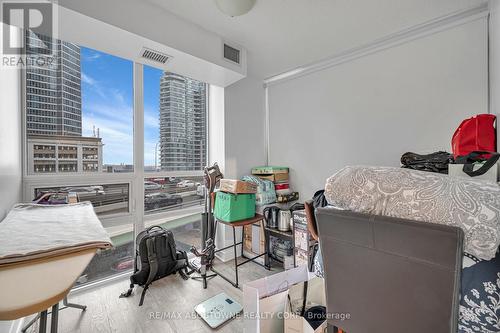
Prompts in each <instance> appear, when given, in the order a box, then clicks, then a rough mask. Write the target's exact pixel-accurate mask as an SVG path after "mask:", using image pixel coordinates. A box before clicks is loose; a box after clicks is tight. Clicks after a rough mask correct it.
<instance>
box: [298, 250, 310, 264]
mask: <svg viewBox="0 0 500 333" xmlns="http://www.w3.org/2000/svg"><path fill="white" fill-rule="evenodd" d="M295 266H297V267H300V266H305V267H309V251H304V250H301V249H298V248H295Z"/></svg>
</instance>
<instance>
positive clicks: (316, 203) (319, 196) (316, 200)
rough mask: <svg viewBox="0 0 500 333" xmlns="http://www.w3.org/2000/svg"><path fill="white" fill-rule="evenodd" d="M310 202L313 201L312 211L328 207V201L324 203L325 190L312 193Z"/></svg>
mask: <svg viewBox="0 0 500 333" xmlns="http://www.w3.org/2000/svg"><path fill="white" fill-rule="evenodd" d="M312 200H313V207H314V210H316V209H317V208H321V207H326V206H328V201H326V198H325V190H318V191H316V193H314V195H313V198H312Z"/></svg>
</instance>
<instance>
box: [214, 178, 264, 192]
mask: <svg viewBox="0 0 500 333" xmlns="http://www.w3.org/2000/svg"><path fill="white" fill-rule="evenodd" d="M219 189H220V190H221V191H223V192H227V193H233V194H245V193H256V192H257V185H256V184H255V183H251V182H245V181H242V180H237V179H221V181H220V185H219Z"/></svg>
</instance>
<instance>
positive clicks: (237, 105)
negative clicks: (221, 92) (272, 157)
mask: <svg viewBox="0 0 500 333" xmlns="http://www.w3.org/2000/svg"><path fill="white" fill-rule="evenodd" d="M264 110H265V109H264V85H263V82H262V80H259V79H256V78H253V77H250V76H248V77H246V78H245V79H243V80H241V81H238V82H236V83H234V84H232V85H230V86H228V87H226V89H225V150H226V151H225V155H226V168H225V172H226V174H225V176H226V177H228V178H239V177H241V176H244V175H247V174H249V173H250V170H251V168H252V167H253V166H258V165H264V164H265V163H266V150H265V148H266V143H265V133H266V131H265V111H264Z"/></svg>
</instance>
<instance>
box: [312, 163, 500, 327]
mask: <svg viewBox="0 0 500 333" xmlns="http://www.w3.org/2000/svg"><path fill="white" fill-rule="evenodd" d="M325 197H326V199H327V201H328V203H329V206H330V207H331V209H335V210H339V211H345V212H347V213H350V212H352V213H361V214H365V216H367V218H366V219H370V218H371V217H373V216H379V217H388V218H397V219H401V220H402V221H408V223H412V222H419V223H420V222H424V223H430V224H441V225H444V226H449V227H457V228H460V229H461V230H462V231H463V233H464V245H463V250H464V255H463V258H462V270H461V275H462V276H461V292H460V294H461V296H460V300H459V301H460V306H459V318H458V332H460V333H473V332H482V333H492V332H500V322H499V320H500V254H499V245H500V186H499V185H498V184H496V183H493V182H486V181H478V180H468V179H462V178H453V177H449V176H447V175H441V174H434V173H428V172H421V171H414V170H408V169H400V168H388V167H363V166H353V167H346V168H344V169H342V170H340V171H339V172H337V173H336V174H335V175H333V176H332V177H330V178H329V179H328V180H327V182H326V186H325ZM320 233H321V230H320ZM320 237H321V235H320ZM318 257H319V260H316V263H315V267H316V268H315V269H316V271H317V272H318V274H322V264H321V262H320V261H321V259H322V260H323V261H324V260H328V256H327V255H323V256H321V254H320V255H319V256H317V258H318Z"/></svg>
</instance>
